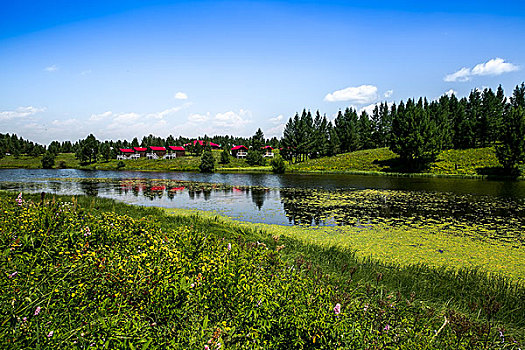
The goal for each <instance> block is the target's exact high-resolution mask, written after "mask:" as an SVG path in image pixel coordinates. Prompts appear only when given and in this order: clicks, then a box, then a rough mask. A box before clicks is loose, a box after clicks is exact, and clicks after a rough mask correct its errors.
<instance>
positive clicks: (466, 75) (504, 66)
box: [444, 57, 519, 82]
mask: <svg viewBox="0 0 525 350" xmlns="http://www.w3.org/2000/svg"><path fill="white" fill-rule="evenodd" d="M518 69H519V67H518V66H516V65H514V64H512V63H510V62H505V60H504V59H503V58H499V57H496V58H493V59H491V60H489V61H487V62H485V63H479V64H477V65H475V66H474V68H472V69H470V68H465V67H463V68H461V69H460V70H458V71H457V72H455V73H452V74H448V75H446V76H445V78H444V80H445V81H448V82H451V81H468V80H470V79H471V78H472V77H473V76H483V75H501V74H503V73H509V72H514V71H516V70H518Z"/></svg>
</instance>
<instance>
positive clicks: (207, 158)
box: [197, 143, 215, 173]
mask: <svg viewBox="0 0 525 350" xmlns="http://www.w3.org/2000/svg"><path fill="white" fill-rule="evenodd" d="M197 144H198V143H197ZM214 169H215V158H213V154H212V153H211V149H209V148H207V149H206V150H205V151H204V152H203V153H202V157H201V164H200V165H199V170H200V171H201V173H212V172H213V170H214Z"/></svg>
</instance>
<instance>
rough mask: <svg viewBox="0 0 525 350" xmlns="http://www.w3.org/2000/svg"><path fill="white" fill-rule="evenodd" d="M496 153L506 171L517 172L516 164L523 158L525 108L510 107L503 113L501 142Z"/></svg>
mask: <svg viewBox="0 0 525 350" xmlns="http://www.w3.org/2000/svg"><path fill="white" fill-rule="evenodd" d="M496 155H497V157H498V159H499V161H500V163H501V164H502V165H503V168H504V169H505V171H506V172H507V173H510V174H516V173H518V172H519V171H518V169H517V167H518V165H519V164H520V163H521V162H523V161H524V160H525V110H524V109H523V107H521V106H517V107H514V106H513V107H511V108H510V110H509V111H508V113H506V114H505V118H504V121H503V132H502V134H501V144H500V145H498V146H497V148H496Z"/></svg>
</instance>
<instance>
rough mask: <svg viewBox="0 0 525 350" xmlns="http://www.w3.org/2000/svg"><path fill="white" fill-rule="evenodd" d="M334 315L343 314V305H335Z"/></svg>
mask: <svg viewBox="0 0 525 350" xmlns="http://www.w3.org/2000/svg"><path fill="white" fill-rule="evenodd" d="M334 313H335V314H336V315H339V314H340V313H341V304H339V303H337V304H335V307H334Z"/></svg>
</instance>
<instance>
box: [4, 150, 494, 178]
mask: <svg viewBox="0 0 525 350" xmlns="http://www.w3.org/2000/svg"><path fill="white" fill-rule="evenodd" d="M221 152H222V151H220V150H215V151H213V155H214V157H215V160H216V170H215V171H217V172H246V173H256V172H270V171H271V168H270V166H269V165H266V166H255V167H254V166H250V165H249V164H247V163H246V161H245V160H244V159H236V158H233V157H231V158H230V160H231V161H230V163H229V164H220V163H219V160H220V153H221ZM123 163H124V165H125V166H124V167H122V168H119V167H118V164H119V161H117V160H116V159H112V160H110V161H108V162H103V161H101V162H97V163H93V164H88V165H82V164H80V163H79V162H78V160H77V159H76V158H75V157H74V155H73V154H72V153H68V154H59V155H58V156H57V158H56V160H55V168H60V167H63V168H74V169H86V170H137V171H199V164H200V157H195V156H187V157H179V158H176V159H169V160H167V159H158V160H153V159H139V160H124V161H123ZM41 167H42V164H41V161H40V157H29V156H20V157H19V158H14V156H6V157H4V158H2V159H0V168H27V169H37V168H41ZM288 171H289V172H295V173H344V174H378V175H390V176H438V177H440V176H443V177H447V176H452V177H467V178H468V177H473V178H476V177H479V178H481V177H486V176H500V175H501V173H502V168H501V165H500V164H499V162H498V160H497V158H496V155H495V152H494V148H492V147H488V148H476V149H466V150H446V151H442V152H441V153H440V154H439V155H438V157H437V158H436V160H435V161H434V162H432V163H430V164H428V166H427V167H426V168H424V169H423V170H421V171H419V172H411V173H406V170H404V169H403V168H402V167H400V164H399V161H398V157H397V155H396V154H395V153H393V152H392V151H390V150H389V149H388V148H378V149H371V150H361V151H356V152H351V153H344V154H339V155H336V156H333V157H324V158H318V159H311V160H308V161H306V162H303V163H297V164H291V165H290V166H289V169H288Z"/></svg>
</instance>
